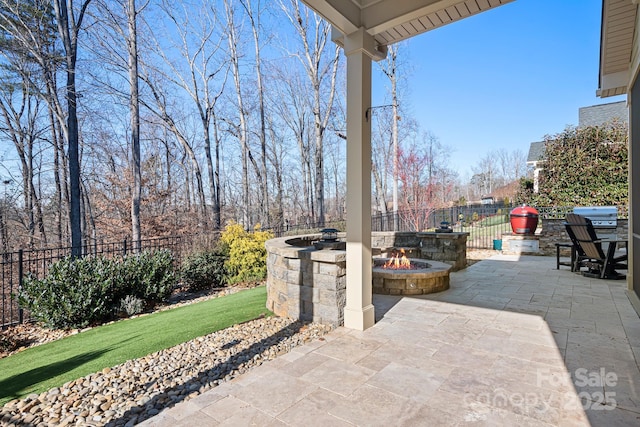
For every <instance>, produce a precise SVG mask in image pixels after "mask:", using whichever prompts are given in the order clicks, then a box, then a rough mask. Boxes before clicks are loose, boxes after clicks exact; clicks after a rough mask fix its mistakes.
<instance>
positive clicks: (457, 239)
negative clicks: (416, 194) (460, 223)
mask: <svg viewBox="0 0 640 427" xmlns="http://www.w3.org/2000/svg"><path fill="white" fill-rule="evenodd" d="M467 236H468V233H455V232H454V233H434V232H373V233H371V241H372V242H371V243H372V253H373V255H374V260H378V259H381V258H384V257H391V256H392V255H395V254H396V253H397V252H402V251H404V252H405V253H406V255H407V257H410V258H411V260H412V261H413V262H415V263H417V264H419V266H420V267H421V268H420V270H412V271H406V272H403V271H394V272H389V271H380V270H379V269H378V267H376V266H375V263H374V268H373V271H372V273H373V274H372V276H373V277H372V284H371V285H372V291H373V292H374V293H379V294H389V295H420V294H428V293H432V292H440V291H444V290H446V289H448V288H449V272H450V271H457V270H460V269H461V268H464V266H465V264H466V241H467ZM338 238H339V239H340V240H339V241H337V242H333V243H332V244H330V245H326V244H318V243H322V242H319V240H320V239H321V235H320V234H309V235H303V236H291V237H281V238H276V239H271V240H269V241H267V243H266V249H267V308H268V309H269V310H271V311H273V312H274V313H275V314H277V315H278V316H282V317H290V318H293V319H300V320H310V321H313V322H317V323H324V324H329V325H333V326H340V325H342V324H343V319H344V307H345V301H346V288H347V278H346V272H347V270H346V267H347V262H346V250H345V249H346V243H345V236H344V234H343V233H342V235H340V236H339V237H338ZM427 266H428V267H427Z"/></svg>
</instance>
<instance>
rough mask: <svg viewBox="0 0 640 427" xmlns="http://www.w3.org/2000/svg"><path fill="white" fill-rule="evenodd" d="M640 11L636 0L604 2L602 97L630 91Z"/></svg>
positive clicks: (601, 66) (601, 65) (601, 45)
mask: <svg viewBox="0 0 640 427" xmlns="http://www.w3.org/2000/svg"><path fill="white" fill-rule="evenodd" d="M637 11H638V5H637V2H635V1H632V0H604V1H603V3H602V30H601V34H600V88H599V90H598V95H599V96H601V97H607V96H614V95H622V94H625V93H626V92H627V85H628V83H629V79H630V78H631V76H630V65H631V61H632V54H633V38H634V31H635V23H636V14H637Z"/></svg>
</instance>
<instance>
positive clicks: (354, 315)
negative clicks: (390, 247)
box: [342, 29, 384, 330]
mask: <svg viewBox="0 0 640 427" xmlns="http://www.w3.org/2000/svg"><path fill="white" fill-rule="evenodd" d="M342 41H343V46H344V51H345V55H346V56H347V302H346V306H345V309H344V326H345V327H347V328H351V329H358V330H365V329H367V328H369V327H371V326H373V324H374V322H375V316H374V307H373V304H372V300H371V294H372V292H371V291H372V283H371V275H372V272H371V266H372V259H371V123H370V122H369V119H368V116H370V114H369V112H368V109H369V107H371V58H372V57H373V58H376V59H382V58H383V57H384V55H383V54H382V53H381V52H380V51H378V50H377V49H376V47H375V41H374V40H373V38H372V37H371V36H370V35H369V34H368V33H366V32H365V31H364V30H363V29H360V30H358V31H356V32H355V33H353V34H350V35H347V36H344V38H343V39H342Z"/></svg>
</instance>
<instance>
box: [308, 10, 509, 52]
mask: <svg viewBox="0 0 640 427" xmlns="http://www.w3.org/2000/svg"><path fill="white" fill-rule="evenodd" d="M302 1H303V2H304V3H305V4H306V5H307V6H309V7H310V8H311V9H313V10H315V11H316V12H318V13H319V14H320V15H322V16H324V17H325V18H326V19H327V20H328V21H329V22H330V23H331V24H332V25H333V26H334V28H335V29H337V30H338V31H339V32H341V33H342V34H343V35H348V34H352V33H354V32H356V31H357V30H358V29H360V28H364V30H365V31H366V32H367V33H369V34H370V35H371V36H373V38H374V39H375V41H376V43H377V44H378V46H387V45H390V44H393V43H396V42H398V41H401V40H404V39H408V38H410V37H413V36H415V35H418V34H421V33H424V32H426V31H430V30H432V29H434V28H438V27H442V26H443V25H446V24H450V23H452V22H455V21H459V20H461V19H463V18H466V17H468V16H471V15H475V14H477V13H480V12H484V11H485V10H489V9H493V8H494V7H498V6H501V5H503V4H505V3H510V2H511V1H513V0H302Z"/></svg>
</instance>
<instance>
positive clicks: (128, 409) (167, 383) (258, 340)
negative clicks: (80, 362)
mask: <svg viewBox="0 0 640 427" xmlns="http://www.w3.org/2000/svg"><path fill="white" fill-rule="evenodd" d="M330 330H331V328H330V327H329V326H325V325H319V324H314V323H311V324H303V323H301V322H298V321H293V320H291V319H287V318H280V317H266V318H260V319H256V320H252V321H249V322H246V323H242V324H239V325H235V326H232V327H230V328H227V329H224V330H221V331H218V332H215V333H212V334H210V335H207V336H204V337H199V338H196V339H194V340H191V341H188V342H186V343H183V344H180V345H177V346H175V347H172V348H169V349H166V350H162V351H159V352H157V353H153V354H151V355H149V356H146V357H143V358H140V359H135V360H130V361H128V362H125V363H123V364H121V365H118V366H114V367H112V368H105V369H104V370H102V371H101V372H98V373H95V374H91V375H88V376H86V377H84V378H80V379H77V380H75V381H71V382H68V383H66V384H64V385H63V386H61V387H58V388H53V389H51V390H49V391H47V392H44V393H41V394H32V395H29V396H27V397H26V398H24V399H21V400H13V401H11V402H8V403H6V404H5V405H4V406H3V407H2V408H0V426H2V427H4V426H16V425H19V426H41V425H42V426H62V427H64V426H133V425H135V424H137V423H139V422H142V421H144V420H145V419H148V418H150V417H152V416H154V415H156V414H158V413H159V412H160V411H162V410H163V409H164V408H166V407H169V406H173V405H175V404H176V403H178V402H181V401H185V400H188V399H191V398H193V397H195V396H197V395H199V394H201V393H202V392H204V391H206V390H209V389H211V388H213V387H216V386H217V385H219V384H221V383H224V382H226V381H229V380H231V379H233V378H235V377H236V376H238V375H240V374H242V373H244V372H246V371H248V370H250V369H251V368H253V367H256V366H259V365H261V364H262V363H263V362H265V361H268V360H271V359H274V358H276V357H278V356H279V355H281V354H284V353H287V352H289V351H290V350H291V349H292V348H294V347H296V346H299V345H302V344H305V343H307V342H310V341H312V340H315V339H322V338H321V337H322V336H323V335H325V334H326V333H327V332H329V331H330ZM153 333H159V331H158V332H153Z"/></svg>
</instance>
